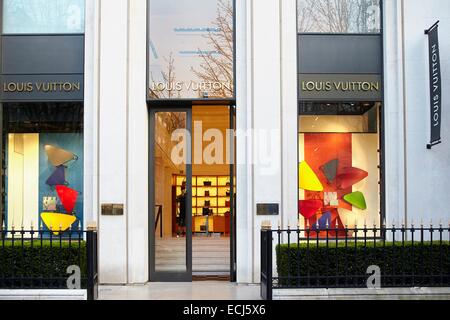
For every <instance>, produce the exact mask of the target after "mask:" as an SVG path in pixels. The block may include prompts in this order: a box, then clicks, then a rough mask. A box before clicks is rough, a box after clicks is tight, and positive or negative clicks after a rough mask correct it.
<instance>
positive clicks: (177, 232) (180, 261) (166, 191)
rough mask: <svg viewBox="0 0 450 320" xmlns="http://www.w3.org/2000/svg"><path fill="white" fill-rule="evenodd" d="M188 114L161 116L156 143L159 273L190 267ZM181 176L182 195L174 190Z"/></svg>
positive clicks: (156, 237)
mask: <svg viewBox="0 0 450 320" xmlns="http://www.w3.org/2000/svg"><path fill="white" fill-rule="evenodd" d="M186 129H187V126H186V113H185V112H157V113H156V114H155V141H154V146H155V150H154V154H155V158H154V170H155V171H154V176H155V185H154V199H155V208H154V215H155V216H154V217H155V270H156V271H157V272H158V271H159V272H161V271H166V272H183V271H186V270H187V265H186V231H187V230H186V223H187V220H186V217H187V214H188V213H190V210H189V208H188V197H187V194H188V190H187V186H186V179H185V176H186V164H187V162H188V160H189V159H187V149H186V147H187V146H188V145H189V144H188V142H187V141H188V140H187V139H189V137H188V136H187V134H188V133H187V130H186ZM177 174H178V175H180V176H181V177H184V179H183V178H181V180H182V181H181V184H180V190H179V191H180V192H179V193H178V194H177V192H176V190H174V189H173V176H174V175H177Z"/></svg>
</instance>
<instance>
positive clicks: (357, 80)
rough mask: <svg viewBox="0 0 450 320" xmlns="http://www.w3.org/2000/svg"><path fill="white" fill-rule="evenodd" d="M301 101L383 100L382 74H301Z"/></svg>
mask: <svg viewBox="0 0 450 320" xmlns="http://www.w3.org/2000/svg"><path fill="white" fill-rule="evenodd" d="M299 85H300V88H299V95H300V96H299V100H301V101H367V102H369V101H382V90H383V88H382V81H381V75H374V74H366V75H364V74H300V75H299Z"/></svg>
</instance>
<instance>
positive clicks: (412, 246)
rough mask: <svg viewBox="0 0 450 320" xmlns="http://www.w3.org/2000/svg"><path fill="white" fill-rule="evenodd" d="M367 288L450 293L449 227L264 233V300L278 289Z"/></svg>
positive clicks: (288, 230) (310, 228) (273, 231)
mask: <svg viewBox="0 0 450 320" xmlns="http://www.w3.org/2000/svg"><path fill="white" fill-rule="evenodd" d="M274 257H276V258H275V261H273V260H274ZM273 262H275V265H274V263H273ZM274 267H275V270H274ZM274 271H275V272H274ZM368 287H371V288H372V287H373V288H389V287H404V288H408V287H450V226H449V227H444V226H443V225H442V224H440V225H439V226H437V227H434V226H433V225H430V226H427V227H425V226H424V225H421V226H419V227H415V226H414V225H412V226H411V227H406V226H405V225H402V226H399V227H396V226H395V225H393V226H392V227H389V228H387V227H385V226H383V227H381V228H380V227H377V226H374V227H368V226H364V227H362V228H358V227H354V228H348V227H346V228H339V227H337V226H336V227H335V228H331V227H326V228H323V229H320V228H319V226H313V227H306V228H303V229H302V228H297V229H290V228H288V229H277V230H272V229H270V228H267V227H266V228H264V229H262V230H261V296H262V297H263V298H264V299H269V300H270V299H272V295H273V290H274V289H305V288H368Z"/></svg>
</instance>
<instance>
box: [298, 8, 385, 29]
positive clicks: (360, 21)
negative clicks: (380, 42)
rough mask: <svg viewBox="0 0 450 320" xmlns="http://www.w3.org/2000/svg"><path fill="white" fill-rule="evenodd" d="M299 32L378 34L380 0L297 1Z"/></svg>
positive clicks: (379, 26)
mask: <svg viewBox="0 0 450 320" xmlns="http://www.w3.org/2000/svg"><path fill="white" fill-rule="evenodd" d="M297 16H298V32H300V33H308V32H312V33H313V32H318V33H380V30H381V10H380V0H297Z"/></svg>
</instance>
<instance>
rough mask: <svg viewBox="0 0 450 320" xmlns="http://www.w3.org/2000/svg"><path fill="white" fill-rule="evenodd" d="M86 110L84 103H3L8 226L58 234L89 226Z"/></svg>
mask: <svg viewBox="0 0 450 320" xmlns="http://www.w3.org/2000/svg"><path fill="white" fill-rule="evenodd" d="M82 115H83V109H82V106H81V105H78V104H73V105H71V104H54V105H52V104H46V103H44V104H32V103H30V104H23V105H22V104H6V105H4V108H3V117H4V123H3V127H4V129H3V140H4V144H5V159H4V162H5V166H6V175H5V176H4V177H3V178H4V185H5V186H6V188H5V189H6V192H5V196H4V198H3V208H4V209H3V211H4V212H3V216H4V217H5V225H7V226H8V229H12V226H14V227H15V228H16V229H18V228H21V226H24V227H25V228H26V229H29V228H30V227H31V226H34V227H35V228H37V227H40V228H43V229H47V230H52V231H53V233H54V234H55V235H58V234H59V233H61V232H65V231H67V230H68V229H70V228H78V227H82V225H83V133H82V119H83V116H82Z"/></svg>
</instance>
